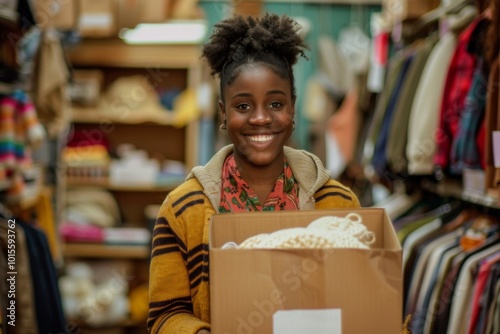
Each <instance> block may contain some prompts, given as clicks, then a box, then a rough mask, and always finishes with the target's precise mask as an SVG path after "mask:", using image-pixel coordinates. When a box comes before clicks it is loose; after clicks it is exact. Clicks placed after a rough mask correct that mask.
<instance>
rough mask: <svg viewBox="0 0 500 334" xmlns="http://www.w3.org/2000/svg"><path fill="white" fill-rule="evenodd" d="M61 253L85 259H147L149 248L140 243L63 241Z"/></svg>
mask: <svg viewBox="0 0 500 334" xmlns="http://www.w3.org/2000/svg"><path fill="white" fill-rule="evenodd" d="M62 253H63V255H64V256H66V257H71V258H85V259H91V258H93V259H148V258H149V255H150V248H149V247H148V246H142V245H126V246H125V245H102V244H83V243H65V244H63V246H62Z"/></svg>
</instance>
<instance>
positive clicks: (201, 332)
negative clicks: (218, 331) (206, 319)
mask: <svg viewBox="0 0 500 334" xmlns="http://www.w3.org/2000/svg"><path fill="white" fill-rule="evenodd" d="M196 334H210V331H209V330H208V329H200V330H199V331H198V333H196Z"/></svg>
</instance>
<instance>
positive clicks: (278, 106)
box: [269, 102, 283, 109]
mask: <svg viewBox="0 0 500 334" xmlns="http://www.w3.org/2000/svg"><path fill="white" fill-rule="evenodd" d="M269 106H270V107H271V108H273V109H279V108H281V107H282V106H283V104H282V103H281V102H272V103H271V104H270V105H269Z"/></svg>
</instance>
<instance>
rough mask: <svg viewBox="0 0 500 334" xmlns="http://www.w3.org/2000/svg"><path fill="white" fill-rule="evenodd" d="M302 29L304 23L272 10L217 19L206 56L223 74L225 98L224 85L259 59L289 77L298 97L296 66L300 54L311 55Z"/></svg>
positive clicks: (216, 71)
mask: <svg viewBox="0 0 500 334" xmlns="http://www.w3.org/2000/svg"><path fill="white" fill-rule="evenodd" d="M299 30H300V25H299V24H298V23H297V22H296V21H294V20H293V19H291V18H290V17H288V16H285V15H283V16H278V15H277V14H270V13H267V14H264V15H263V16H262V17H253V16H234V17H232V18H229V19H226V20H223V21H221V22H219V23H217V24H216V25H215V27H214V32H213V33H212V36H211V37H210V40H209V42H208V43H206V44H205V45H204V47H203V52H202V57H204V58H205V59H206V60H207V61H208V64H209V66H210V68H211V69H212V72H211V74H212V75H213V76H219V78H220V93H221V98H222V99H224V91H223V88H224V87H226V86H227V85H230V84H231V83H232V81H233V80H234V79H235V78H236V76H237V75H238V74H239V73H240V71H241V69H242V68H243V67H242V66H243V65H247V64H258V63H264V64H266V65H267V66H269V68H270V69H271V70H272V71H273V72H275V73H276V74H277V75H279V76H280V77H281V78H283V79H288V80H289V81H290V85H291V89H292V97H293V98H295V96H296V93H295V83H294V77H293V70H292V66H293V65H294V64H295V63H296V62H297V60H298V57H299V56H302V57H304V58H306V59H307V57H306V55H305V54H304V50H305V49H307V48H308V47H307V45H306V44H305V42H304V40H303V39H302V37H301V36H300V35H299V34H298V31H299Z"/></svg>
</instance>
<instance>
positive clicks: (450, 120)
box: [434, 18, 481, 171]
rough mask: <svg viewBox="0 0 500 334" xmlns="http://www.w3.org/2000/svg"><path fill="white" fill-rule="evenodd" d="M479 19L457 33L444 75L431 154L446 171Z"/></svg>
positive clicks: (473, 61) (471, 66)
mask: <svg viewBox="0 0 500 334" xmlns="http://www.w3.org/2000/svg"><path fill="white" fill-rule="evenodd" d="M480 20H481V18H476V19H475V20H474V21H472V23H471V24H469V26H468V27H467V28H466V29H465V30H464V31H463V32H462V33H461V34H460V36H459V38H458V43H457V47H456V48H455V53H454V54H453V58H452V60H451V63H450V67H449V69H448V74H447V77H446V82H445V86H444V92H443V98H442V102H441V114H440V120H439V127H438V129H437V130H438V131H437V132H436V143H437V152H436V155H435V156H434V164H435V165H437V166H439V167H441V169H443V170H445V171H447V170H448V168H449V165H450V152H451V146H452V141H453V138H455V136H456V134H457V132H458V128H459V123H460V118H461V115H462V113H463V111H464V106H465V99H466V96H467V93H468V92H469V90H470V87H471V84H472V78H473V75H474V69H475V67H476V61H477V56H476V55H475V54H472V53H470V52H469V51H468V45H469V43H470V41H471V36H472V35H473V32H474V29H476V26H477V25H478V23H479V21H480Z"/></svg>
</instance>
